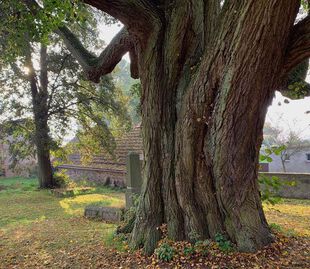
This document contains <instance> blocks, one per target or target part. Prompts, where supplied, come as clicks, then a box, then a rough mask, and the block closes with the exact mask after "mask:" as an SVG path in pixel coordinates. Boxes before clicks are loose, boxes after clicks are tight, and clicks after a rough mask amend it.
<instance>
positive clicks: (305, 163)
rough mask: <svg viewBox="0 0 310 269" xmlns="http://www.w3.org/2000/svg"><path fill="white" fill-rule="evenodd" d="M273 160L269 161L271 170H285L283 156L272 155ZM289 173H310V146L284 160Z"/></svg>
mask: <svg viewBox="0 0 310 269" xmlns="http://www.w3.org/2000/svg"><path fill="white" fill-rule="evenodd" d="M270 157H271V158H272V162H271V163H269V172H284V171H283V165H282V161H281V157H280V156H278V155H275V154H272V155H271V156H270ZM284 165H285V170H286V172H287V173H291V172H294V173H310V146H305V147H304V148H303V149H301V150H300V151H299V152H297V153H295V154H294V155H292V156H290V157H288V156H287V157H286V158H285V161H284Z"/></svg>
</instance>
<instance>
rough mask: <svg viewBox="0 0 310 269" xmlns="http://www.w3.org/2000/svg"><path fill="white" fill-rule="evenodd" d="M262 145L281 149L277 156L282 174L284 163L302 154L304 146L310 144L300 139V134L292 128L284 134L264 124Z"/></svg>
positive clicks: (278, 129) (284, 167)
mask: <svg viewBox="0 0 310 269" xmlns="http://www.w3.org/2000/svg"><path fill="white" fill-rule="evenodd" d="M263 144H264V145H265V146H267V147H268V148H270V147H281V149H282V150H281V153H280V154H279V156H280V159H281V164H282V169H283V172H286V166H285V164H286V161H288V160H290V158H291V157H293V156H295V155H296V154H298V153H299V152H302V151H303V150H304V148H305V147H306V146H310V142H309V141H308V140H305V139H303V138H302V137H301V132H300V131H299V132H298V131H296V130H294V129H292V128H290V130H289V131H288V132H287V133H285V132H284V130H283V129H281V128H280V127H275V126H272V125H271V124H269V123H266V124H265V126H264V142H263Z"/></svg>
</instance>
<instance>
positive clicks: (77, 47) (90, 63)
mask: <svg viewBox="0 0 310 269" xmlns="http://www.w3.org/2000/svg"><path fill="white" fill-rule="evenodd" d="M56 32H57V34H59V35H60V36H61V37H62V39H63V41H64V43H65V44H66V46H67V48H68V49H69V51H70V52H71V53H72V54H73V56H74V57H75V58H76V59H77V61H78V62H79V63H80V65H81V66H82V68H83V69H84V72H85V73H86V75H87V78H88V79H89V80H91V81H94V82H99V80H100V77H101V76H103V75H105V74H108V73H110V72H111V71H112V70H113V69H114V67H115V66H116V65H117V64H118V63H119V62H120V60H121V59H122V57H123V55H124V54H125V53H127V52H129V51H134V42H133V38H132V37H131V36H130V35H129V33H128V31H127V30H126V29H125V28H123V29H122V30H121V31H120V32H119V33H118V34H117V35H116V36H115V37H114V38H113V40H112V41H111V42H110V44H109V45H108V46H107V47H106V48H105V49H104V50H103V52H102V53H101V54H100V56H99V57H96V56H94V55H93V54H92V53H90V52H89V51H88V50H86V49H85V48H84V46H83V45H82V43H81V42H80V41H79V39H78V38H77V37H76V36H75V35H74V34H73V33H72V32H71V31H70V30H69V29H68V28H67V27H61V28H59V29H58V30H57V31H56ZM135 61H136V60H134V61H133V62H135ZM132 77H133V78H138V74H137V73H136V72H134V73H132Z"/></svg>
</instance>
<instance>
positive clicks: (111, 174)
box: [57, 164, 126, 187]
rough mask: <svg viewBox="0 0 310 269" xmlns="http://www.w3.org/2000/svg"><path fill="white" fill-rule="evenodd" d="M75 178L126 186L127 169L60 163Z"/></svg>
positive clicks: (62, 168)
mask: <svg viewBox="0 0 310 269" xmlns="http://www.w3.org/2000/svg"><path fill="white" fill-rule="evenodd" d="M57 169H60V170H66V173H67V174H68V175H69V177H70V178H71V179H73V180H87V181H90V182H96V183H99V184H103V185H108V186H117V187H125V177H126V171H123V170H115V169H105V168H97V167H89V166H79V165H67V164H66V165H60V166H57Z"/></svg>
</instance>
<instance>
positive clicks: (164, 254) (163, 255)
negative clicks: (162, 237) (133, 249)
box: [155, 243, 175, 262]
mask: <svg viewBox="0 0 310 269" xmlns="http://www.w3.org/2000/svg"><path fill="white" fill-rule="evenodd" d="M155 255H156V256H157V258H158V259H159V260H161V261H165V262H169V261H171V260H172V259H173V256H174V255H175V250H174V248H173V247H171V246H170V245H169V244H168V243H163V244H161V245H160V246H159V247H158V248H156V249H155Z"/></svg>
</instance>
